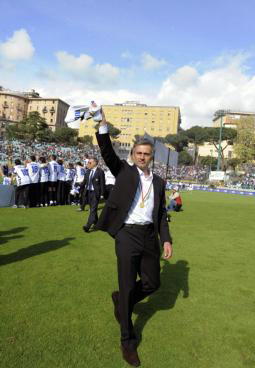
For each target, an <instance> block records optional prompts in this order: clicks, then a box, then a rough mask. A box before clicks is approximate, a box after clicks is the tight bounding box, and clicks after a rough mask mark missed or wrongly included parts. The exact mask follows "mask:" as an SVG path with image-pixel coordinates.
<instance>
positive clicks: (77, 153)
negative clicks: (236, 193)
mask: <svg viewBox="0 0 255 368" xmlns="http://www.w3.org/2000/svg"><path fill="white" fill-rule="evenodd" d="M32 154H36V156H37V157H40V156H44V157H49V156H50V155H52V154H54V155H56V156H57V157H58V158H60V159H61V160H63V161H64V162H65V163H75V162H77V161H82V160H83V158H84V155H85V154H88V155H89V156H94V157H97V158H98V159H99V167H101V168H102V169H104V170H105V169H106V167H105V165H104V163H103V161H102V159H101V155H100V151H99V149H98V147H97V146H90V145H84V144H81V145H77V146H65V145H63V144H55V143H31V144H29V145H28V144H27V143H24V142H20V141H12V142H7V141H0V164H1V166H2V165H4V164H5V165H6V164H7V163H8V165H9V166H10V165H11V163H12V162H14V161H15V159H20V160H21V161H23V162H25V161H26V160H28V159H29V157H30V156H31V155H32ZM242 170H243V171H242V174H241V175H239V176H238V177H235V178H234V179H233V180H232V178H231V180H230V182H229V183H228V186H235V187H237V188H238V187H240V188H242V189H255V166H254V165H244V166H243V168H242ZM166 171H167V173H166ZM154 172H155V173H156V174H158V175H159V176H161V177H162V178H163V179H168V180H170V181H173V182H180V181H187V182H191V183H199V184H202V183H206V182H207V180H208V177H209V174H210V168H209V167H208V166H181V167H179V166H178V167H172V166H169V167H168V170H167V167H166V165H165V164H162V163H158V162H155V163H154Z"/></svg>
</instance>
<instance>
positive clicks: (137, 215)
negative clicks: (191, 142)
mask: <svg viewBox="0 0 255 368" xmlns="http://www.w3.org/2000/svg"><path fill="white" fill-rule="evenodd" d="M96 136H97V140H98V145H99V147H100V150H101V154H102V157H103V159H104V161H105V163H106V165H107V166H108V167H109V169H110V170H111V172H112V174H113V175H114V176H115V177H116V183H115V186H114V187H113V189H112V191H111V193H110V195H109V198H108V199H107V201H106V204H105V207H104V209H103V210H102V213H101V215H100V217H99V220H98V223H97V226H96V227H97V229H100V230H103V231H107V232H108V233H109V234H110V235H111V236H113V237H114V238H115V250H116V255H117V263H118V281H119V291H115V292H113V293H112V301H113V303H114V315H115V318H116V320H117V321H118V322H119V324H120V330H121V350H122V356H123V359H124V360H126V361H127V362H128V363H129V364H130V365H132V366H135V367H138V366H139V365H140V360H139V356H138V353H137V339H136V336H135V332H134V329H133V324H132V319H131V317H132V312H133V308H134V305H135V304H136V303H138V302H139V301H141V300H142V299H144V298H145V297H147V296H148V295H150V294H151V293H153V292H154V291H155V290H157V289H158V287H159V286H160V247H159V239H158V235H159V236H160V240H161V243H162V245H163V248H164V258H165V259H168V258H170V257H171V256H172V239H171V236H170V233H169V227H168V223H167V214H166V205H165V183H164V181H163V180H162V179H161V178H160V177H159V176H157V175H155V174H153V173H152V172H151V170H150V169H149V165H150V162H151V160H152V158H153V149H154V147H153V144H152V143H151V142H149V141H140V142H138V143H136V144H134V147H133V149H132V152H131V157H132V161H133V165H132V166H131V165H130V164H128V163H127V162H126V161H124V160H120V158H119V157H118V156H117V155H116V153H115V151H114V150H113V148H112V144H111V140H110V137H109V134H108V127H107V124H106V121H105V118H104V114H103V120H102V122H101V123H100V126H99V132H98V133H97V134H96ZM138 275H139V277H140V280H139V281H137V276H138Z"/></svg>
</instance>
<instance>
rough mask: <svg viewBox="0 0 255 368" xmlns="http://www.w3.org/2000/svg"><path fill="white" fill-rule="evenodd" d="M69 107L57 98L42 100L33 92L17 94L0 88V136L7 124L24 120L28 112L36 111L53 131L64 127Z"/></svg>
mask: <svg viewBox="0 0 255 368" xmlns="http://www.w3.org/2000/svg"><path fill="white" fill-rule="evenodd" d="M68 108H69V105H68V104H67V103H66V102H64V101H62V100H61V99H59V98H42V97H40V95H39V93H37V92H36V91H35V90H31V91H30V92H17V91H11V90H8V89H4V88H3V87H0V128H1V134H2V135H3V134H4V130H5V127H6V125H7V124H10V123H16V122H19V121H21V120H22V119H24V118H25V117H26V116H27V115H28V113H29V112H31V111H38V112H39V113H40V115H41V116H43V117H44V118H45V119H46V123H47V124H48V126H49V127H50V128H51V129H52V130H53V131H54V130H55V129H56V128H57V127H62V126H65V125H66V124H65V122H64V119H65V116H66V113H67V110H68Z"/></svg>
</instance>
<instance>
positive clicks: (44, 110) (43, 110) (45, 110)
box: [42, 106, 48, 114]
mask: <svg viewBox="0 0 255 368" xmlns="http://www.w3.org/2000/svg"><path fill="white" fill-rule="evenodd" d="M42 112H43V114H46V113H47V112H48V110H47V107H46V106H45V107H44V108H43V109H42Z"/></svg>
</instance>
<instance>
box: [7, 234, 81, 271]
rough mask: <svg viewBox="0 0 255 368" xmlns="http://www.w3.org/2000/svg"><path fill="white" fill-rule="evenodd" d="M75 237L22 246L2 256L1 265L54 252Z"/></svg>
mask: <svg viewBox="0 0 255 368" xmlns="http://www.w3.org/2000/svg"><path fill="white" fill-rule="evenodd" d="M73 239H75V238H65V239H62V240H48V241H45V242H41V243H37V244H33V245H30V246H29V247H27V248H22V249H19V250H17V251H16V252H14V253H10V254H6V255H3V256H0V266H4V265H7V264H9V263H14V262H19V261H23V260H24V259H27V258H30V257H34V256H38V255H40V254H43V253H47V252H52V251H53V250H57V249H59V248H62V247H65V246H66V245H68V244H69V242H70V241H71V240H73Z"/></svg>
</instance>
